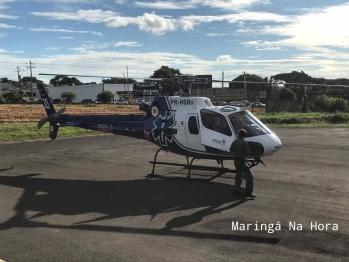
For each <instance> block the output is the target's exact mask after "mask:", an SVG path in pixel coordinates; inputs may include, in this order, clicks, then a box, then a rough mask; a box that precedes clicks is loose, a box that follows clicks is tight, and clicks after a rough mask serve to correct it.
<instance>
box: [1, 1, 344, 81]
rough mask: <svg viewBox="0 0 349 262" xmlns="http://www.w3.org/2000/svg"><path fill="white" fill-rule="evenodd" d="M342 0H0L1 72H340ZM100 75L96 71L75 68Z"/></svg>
mask: <svg viewBox="0 0 349 262" xmlns="http://www.w3.org/2000/svg"><path fill="white" fill-rule="evenodd" d="M348 14H349V2H346V1H341V0H331V1H324V0H306V1H305V0H186V1H173V0H163V1H156V0H154V1H153V0H150V1H146V0H139V1H131V0H113V1H109V0H34V1H27V0H0V77H1V78H2V77H7V78H9V79H11V80H18V77H17V76H18V70H20V72H19V74H20V75H21V76H22V77H25V76H30V62H31V63H32V64H33V65H32V75H33V77H36V78H37V79H40V80H43V81H44V82H45V83H49V80H50V79H52V78H53V77H54V76H43V75H39V73H47V74H70V75H90V76H105V77H106V78H108V77H119V78H120V77H127V75H128V77H130V78H134V79H136V80H137V81H142V79H143V78H147V77H149V76H151V75H152V74H153V73H154V71H155V70H157V69H159V68H161V66H162V65H165V66H169V67H171V68H174V69H179V70H180V72H181V73H182V74H194V75H202V74H211V75H212V76H213V79H215V80H221V79H224V80H233V79H234V78H236V77H237V76H239V75H241V74H243V72H246V73H247V74H256V75H258V76H261V77H270V76H272V75H275V74H279V73H289V72H291V71H298V72H300V71H304V72H305V73H306V74H308V75H310V76H312V77H324V78H329V79H335V78H349V75H348V74H349V52H348V48H349V15H348ZM78 79H79V80H80V81H82V82H85V83H87V82H91V81H93V82H97V83H100V82H101V81H102V78H100V77H98V78H87V77H83V78H81V77H78Z"/></svg>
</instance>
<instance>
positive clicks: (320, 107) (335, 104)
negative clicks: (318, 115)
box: [308, 96, 347, 112]
mask: <svg viewBox="0 0 349 262" xmlns="http://www.w3.org/2000/svg"><path fill="white" fill-rule="evenodd" d="M308 106H309V109H310V110H311V111H323V112H335V111H343V112H344V111H345V110H346V106H347V102H346V101H345V100H343V99H340V98H334V97H329V96H317V97H316V98H315V99H314V100H313V101H310V102H309V103H308Z"/></svg>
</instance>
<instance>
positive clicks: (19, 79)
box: [17, 66, 22, 93]
mask: <svg viewBox="0 0 349 262" xmlns="http://www.w3.org/2000/svg"><path fill="white" fill-rule="evenodd" d="M20 71H22V70H21V68H20V67H19V66H17V74H18V87H19V92H20V93H21V92H22V88H21V76H20V75H19V72H20Z"/></svg>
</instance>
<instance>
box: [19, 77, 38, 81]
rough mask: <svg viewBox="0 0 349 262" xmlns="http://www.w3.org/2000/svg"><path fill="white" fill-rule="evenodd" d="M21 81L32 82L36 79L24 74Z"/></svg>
mask: <svg viewBox="0 0 349 262" xmlns="http://www.w3.org/2000/svg"><path fill="white" fill-rule="evenodd" d="M22 82H33V83H37V82H38V80H37V79H36V77H32V78H31V77H30V76H25V77H22Z"/></svg>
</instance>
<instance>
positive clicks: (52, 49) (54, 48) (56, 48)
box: [45, 47, 61, 51]
mask: <svg viewBox="0 0 349 262" xmlns="http://www.w3.org/2000/svg"><path fill="white" fill-rule="evenodd" d="M59 49H61V47H46V48H45V50H46V51H58V50H59Z"/></svg>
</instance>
